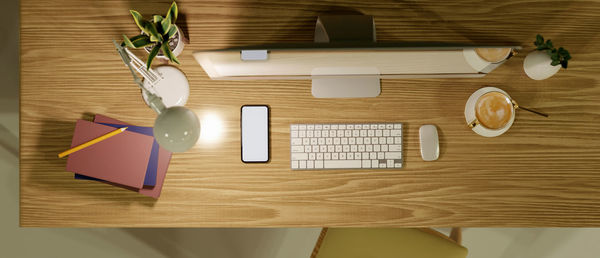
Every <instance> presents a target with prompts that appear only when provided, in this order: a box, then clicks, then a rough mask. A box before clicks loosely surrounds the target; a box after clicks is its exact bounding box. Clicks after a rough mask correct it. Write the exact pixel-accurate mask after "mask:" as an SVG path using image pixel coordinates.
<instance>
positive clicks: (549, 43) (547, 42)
mask: <svg viewBox="0 0 600 258" xmlns="http://www.w3.org/2000/svg"><path fill="white" fill-rule="evenodd" d="M546 46H547V47H548V48H554V46H553V45H552V40H546Z"/></svg>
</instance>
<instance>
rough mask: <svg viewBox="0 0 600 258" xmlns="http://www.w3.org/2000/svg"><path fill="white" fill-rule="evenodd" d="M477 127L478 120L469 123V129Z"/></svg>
mask: <svg viewBox="0 0 600 258" xmlns="http://www.w3.org/2000/svg"><path fill="white" fill-rule="evenodd" d="M477 125H479V120H477V119H475V120H473V121H471V122H470V123H469V128H473V127H475V126H477Z"/></svg>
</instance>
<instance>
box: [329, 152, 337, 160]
mask: <svg viewBox="0 0 600 258" xmlns="http://www.w3.org/2000/svg"><path fill="white" fill-rule="evenodd" d="M331 159H333V160H336V159H339V153H337V152H336V153H331Z"/></svg>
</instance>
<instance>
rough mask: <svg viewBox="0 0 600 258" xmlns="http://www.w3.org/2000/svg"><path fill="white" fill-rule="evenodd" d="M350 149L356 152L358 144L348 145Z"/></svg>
mask: <svg viewBox="0 0 600 258" xmlns="http://www.w3.org/2000/svg"><path fill="white" fill-rule="evenodd" d="M350 151H351V152H357V151H358V146H356V145H350Z"/></svg>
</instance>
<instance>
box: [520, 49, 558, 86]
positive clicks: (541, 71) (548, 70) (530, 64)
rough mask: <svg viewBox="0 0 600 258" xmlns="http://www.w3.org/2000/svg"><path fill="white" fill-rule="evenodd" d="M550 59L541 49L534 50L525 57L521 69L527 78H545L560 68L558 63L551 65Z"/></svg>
mask: <svg viewBox="0 0 600 258" xmlns="http://www.w3.org/2000/svg"><path fill="white" fill-rule="evenodd" d="M551 63H552V59H551V58H550V56H549V55H548V54H547V53H546V52H543V51H537V50H534V51H533V52H531V53H529V54H528V55H527V57H525V62H523V69H524V70H525V73H526V74H527V76H529V78H531V79H534V80H545V79H548V78H550V77H551V76H552V75H554V74H555V73H557V72H558V70H560V67H561V66H560V65H551Z"/></svg>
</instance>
